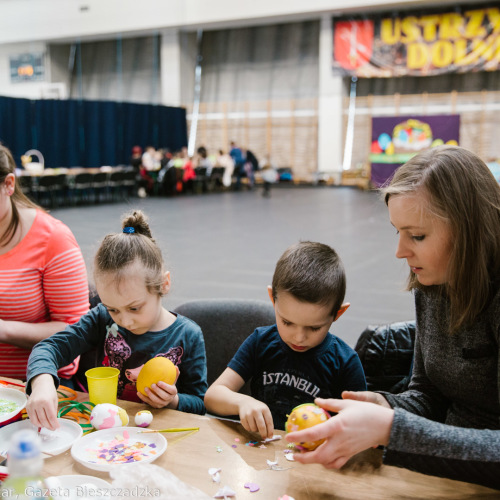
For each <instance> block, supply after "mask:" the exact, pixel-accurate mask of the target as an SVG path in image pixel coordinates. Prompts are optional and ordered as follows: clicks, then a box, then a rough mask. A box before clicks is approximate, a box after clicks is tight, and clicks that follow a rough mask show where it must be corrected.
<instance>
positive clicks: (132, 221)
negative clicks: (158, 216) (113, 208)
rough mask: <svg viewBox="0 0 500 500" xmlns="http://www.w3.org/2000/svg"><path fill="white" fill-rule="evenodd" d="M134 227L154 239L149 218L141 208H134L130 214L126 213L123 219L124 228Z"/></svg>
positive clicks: (137, 231) (136, 231)
mask: <svg viewBox="0 0 500 500" xmlns="http://www.w3.org/2000/svg"><path fill="white" fill-rule="evenodd" d="M125 227H133V228H134V232H135V233H137V234H143V235H144V236H147V237H148V238H151V239H153V235H152V234H151V229H150V228H149V224H148V218H147V217H146V215H144V213H142V212H141V211H140V210H134V211H133V212H132V213H130V214H126V215H125V216H124V217H123V219H122V228H125Z"/></svg>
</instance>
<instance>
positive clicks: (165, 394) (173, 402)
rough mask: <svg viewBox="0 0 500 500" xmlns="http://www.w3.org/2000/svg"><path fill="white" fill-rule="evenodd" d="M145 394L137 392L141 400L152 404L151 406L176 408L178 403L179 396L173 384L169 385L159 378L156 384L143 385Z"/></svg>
mask: <svg viewBox="0 0 500 500" xmlns="http://www.w3.org/2000/svg"><path fill="white" fill-rule="evenodd" d="M144 390H145V391H146V394H147V395H146V396H144V394H141V393H140V392H137V395H138V396H139V398H141V400H142V401H144V402H145V403H147V404H148V405H150V406H152V407H153V408H165V407H168V408H171V409H172V410H176V409H177V406H178V405H179V396H178V394H177V387H176V386H175V384H173V385H170V384H167V383H166V382H163V381H162V380H160V381H159V382H158V383H157V384H153V385H151V387H145V388H144Z"/></svg>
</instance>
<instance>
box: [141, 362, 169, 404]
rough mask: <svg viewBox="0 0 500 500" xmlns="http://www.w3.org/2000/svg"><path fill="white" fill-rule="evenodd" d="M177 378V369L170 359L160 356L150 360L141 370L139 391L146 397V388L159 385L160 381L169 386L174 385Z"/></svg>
mask: <svg viewBox="0 0 500 500" xmlns="http://www.w3.org/2000/svg"><path fill="white" fill-rule="evenodd" d="M176 378H177V367H176V366H175V365H174V364H173V363H172V361H170V360H169V359H168V358H164V357H163V356H158V357H156V358H153V359H150V360H149V361H148V362H147V363H145V364H144V366H143V367H142V368H141V371H140V372H139V375H138V376H137V390H138V391H139V392H140V393H141V394H144V396H146V395H147V394H146V391H145V390H144V389H145V388H146V387H151V386H152V385H153V384H157V383H158V382H159V381H160V380H163V382H166V383H167V384H174V383H175V380H176Z"/></svg>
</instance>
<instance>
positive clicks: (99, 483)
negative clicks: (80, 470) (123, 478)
mask: <svg viewBox="0 0 500 500" xmlns="http://www.w3.org/2000/svg"><path fill="white" fill-rule="evenodd" d="M45 486H46V487H47V488H49V489H50V493H51V498H53V499H54V500H63V499H66V500H78V499H79V500H82V498H92V499H94V500H99V499H101V498H103V499H109V498H111V497H110V491H109V490H110V489H111V485H110V484H109V483H108V482H107V481H105V480H104V479H101V478H100V477H93V476H78V475H74V476H51V477H48V478H46V479H45Z"/></svg>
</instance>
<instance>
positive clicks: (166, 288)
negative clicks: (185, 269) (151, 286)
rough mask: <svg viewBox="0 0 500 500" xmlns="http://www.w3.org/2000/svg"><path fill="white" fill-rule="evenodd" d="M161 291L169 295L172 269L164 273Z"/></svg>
mask: <svg viewBox="0 0 500 500" xmlns="http://www.w3.org/2000/svg"><path fill="white" fill-rule="evenodd" d="M161 291H162V293H163V295H167V293H168V292H169V291H170V271H166V272H165V274H164V275H163V283H162V285H161Z"/></svg>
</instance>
